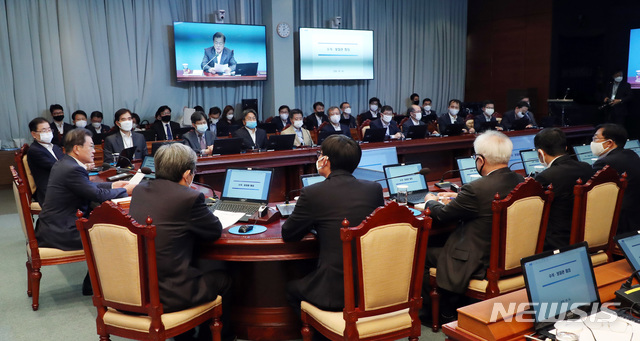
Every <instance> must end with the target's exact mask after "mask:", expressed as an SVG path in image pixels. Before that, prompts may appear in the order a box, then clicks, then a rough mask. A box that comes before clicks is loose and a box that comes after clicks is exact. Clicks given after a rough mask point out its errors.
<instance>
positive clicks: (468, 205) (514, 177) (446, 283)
mask: <svg viewBox="0 0 640 341" xmlns="http://www.w3.org/2000/svg"><path fill="white" fill-rule="evenodd" d="M473 149H474V151H475V154H474V155H475V164H476V169H477V170H478V173H479V174H480V175H481V176H482V178H480V179H478V180H476V181H473V182H470V183H468V184H466V185H464V186H462V188H461V189H460V192H459V193H457V194H456V193H450V194H449V195H448V197H449V198H453V199H451V201H450V202H448V204H446V205H445V204H442V203H440V202H438V200H437V199H438V197H437V196H435V195H434V194H432V193H429V194H427V196H426V197H425V200H426V204H425V206H426V208H429V209H430V210H431V217H432V218H433V219H434V224H447V223H453V222H457V227H456V229H455V230H454V231H453V232H451V234H450V235H449V237H448V238H447V241H446V242H445V244H444V247H432V248H429V250H427V264H426V266H427V268H429V267H436V268H437V274H436V281H437V283H438V287H439V288H440V289H443V290H442V293H443V299H444V298H445V297H447V296H448V293H447V292H452V293H455V294H463V293H464V292H465V290H466V289H467V286H468V285H469V280H471V278H478V279H484V277H485V275H486V269H487V268H488V267H489V255H490V251H491V221H492V211H491V203H492V202H493V199H494V196H495V194H496V193H498V195H499V196H500V198H504V197H506V196H507V195H508V194H509V193H510V192H511V190H513V188H514V187H516V185H517V184H519V183H520V182H522V181H524V178H523V177H522V176H521V175H519V174H517V173H514V172H512V171H511V170H510V169H509V167H508V163H509V159H510V158H511V151H512V149H513V144H512V143H511V140H509V138H508V137H507V136H505V135H504V134H502V133H500V132H497V131H493V130H490V131H487V132H485V133H483V134H481V135H479V136H478V137H477V138H476V140H475V141H474V143H473ZM445 202H446V199H445ZM425 276H427V277H428V276H429V275H428V271H427V272H426V273H425ZM428 286H429V280H428V278H427V279H426V280H425V281H424V288H425V289H426V290H427V292H428ZM445 291H446V292H445ZM453 297H457V295H453ZM445 301H446V300H445ZM441 307H443V308H453V310H451V311H449V312H447V311H446V310H443V309H441V311H442V312H443V314H444V315H445V318H450V317H451V316H450V315H452V314H455V306H453V304H444V305H441ZM447 315H449V316H447Z"/></svg>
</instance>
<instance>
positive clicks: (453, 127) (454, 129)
mask: <svg viewBox="0 0 640 341" xmlns="http://www.w3.org/2000/svg"><path fill="white" fill-rule="evenodd" d="M465 128H466V125H464V124H462V123H451V124H449V125H448V126H447V127H446V128H444V131H443V132H442V135H449V136H456V135H460V134H462V129H465Z"/></svg>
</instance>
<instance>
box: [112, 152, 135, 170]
mask: <svg viewBox="0 0 640 341" xmlns="http://www.w3.org/2000/svg"><path fill="white" fill-rule="evenodd" d="M123 159H124V160H125V161H127V162H128V163H129V166H127V167H122V166H119V165H120V160H123ZM116 168H128V169H133V168H134V167H133V162H131V160H129V158H128V157H126V156H122V155H118V162H116Z"/></svg>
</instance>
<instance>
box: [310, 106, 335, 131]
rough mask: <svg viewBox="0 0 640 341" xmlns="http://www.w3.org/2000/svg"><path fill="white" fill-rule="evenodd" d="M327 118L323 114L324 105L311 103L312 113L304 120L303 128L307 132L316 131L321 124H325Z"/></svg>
mask: <svg viewBox="0 0 640 341" xmlns="http://www.w3.org/2000/svg"><path fill="white" fill-rule="evenodd" d="M328 120H329V118H328V117H327V115H325V114H324V103H322V102H315V103H313V113H312V114H311V115H309V116H307V117H306V118H305V120H304V127H305V128H307V130H313V129H317V128H318V127H319V126H320V125H321V124H322V123H324V122H327V121H328Z"/></svg>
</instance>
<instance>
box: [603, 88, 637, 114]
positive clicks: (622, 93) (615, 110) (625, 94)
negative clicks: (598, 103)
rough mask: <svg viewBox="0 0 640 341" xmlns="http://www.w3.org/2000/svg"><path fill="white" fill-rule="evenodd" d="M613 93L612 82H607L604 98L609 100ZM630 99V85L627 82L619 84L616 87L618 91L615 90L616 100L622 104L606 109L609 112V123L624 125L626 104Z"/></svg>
mask: <svg viewBox="0 0 640 341" xmlns="http://www.w3.org/2000/svg"><path fill="white" fill-rule="evenodd" d="M612 91H613V82H609V83H608V84H607V86H606V88H605V93H604V96H603V97H602V100H604V98H606V97H609V98H611V95H612ZM631 98H632V94H631V85H630V84H629V83H628V82H624V81H623V82H620V84H619V85H618V89H617V90H616V99H619V100H621V101H622V102H620V103H618V104H616V105H614V106H613V107H608V108H607V109H608V110H609V111H610V115H611V117H610V119H609V121H611V122H615V123H618V124H624V123H625V119H626V117H627V115H628V114H629V112H628V108H627V102H629V101H630V100H631Z"/></svg>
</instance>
